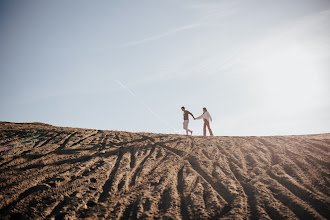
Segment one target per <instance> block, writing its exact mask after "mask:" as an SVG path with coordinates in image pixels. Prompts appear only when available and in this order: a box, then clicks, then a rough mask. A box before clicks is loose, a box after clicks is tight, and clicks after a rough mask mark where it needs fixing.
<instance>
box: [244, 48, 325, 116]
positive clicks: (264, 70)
mask: <svg viewBox="0 0 330 220" xmlns="http://www.w3.org/2000/svg"><path fill="white" fill-rule="evenodd" d="M246 62H247V63H248V66H249V67H250V68H249V70H250V71H253V73H254V74H256V75H257V81H258V85H259V86H260V88H261V91H262V92H263V97H264V99H265V100H264V101H265V103H266V105H267V106H268V108H269V109H271V112H274V113H276V114H281V115H282V114H284V115H292V114H295V115H296V114H301V113H304V112H305V111H306V110H308V109H309V108H310V107H312V106H313V105H314V104H317V103H319V102H320V101H321V100H320V99H319V94H321V91H322V80H321V77H320V74H321V73H322V70H321V69H320V64H319V59H318V54H317V53H316V52H315V51H314V50H313V49H311V48H309V47H307V46H304V45H302V44H299V43H294V42H290V44H283V43H282V44H279V43H277V44H276V43H275V42H273V43H272V44H268V45H266V46H263V47H261V48H257V49H256V50H255V51H253V52H252V53H251V54H250V56H249V57H248V60H247V61H246Z"/></svg>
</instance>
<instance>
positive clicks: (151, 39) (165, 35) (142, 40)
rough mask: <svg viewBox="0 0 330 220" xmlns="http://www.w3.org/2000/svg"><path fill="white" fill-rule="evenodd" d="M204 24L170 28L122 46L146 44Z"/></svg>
mask: <svg viewBox="0 0 330 220" xmlns="http://www.w3.org/2000/svg"><path fill="white" fill-rule="evenodd" d="M202 26H203V23H196V24H189V25H184V26H181V27H178V28H175V29H172V30H169V31H167V32H164V33H161V34H156V35H154V36H150V37H147V38H144V39H141V40H136V41H130V42H127V43H124V44H123V45H122V46H123V47H130V46H136V45H139V44H145V43H148V42H151V41H155V40H159V39H161V38H164V37H167V36H170V35H173V34H175V33H178V32H181V31H185V30H190V29H195V28H199V27H202Z"/></svg>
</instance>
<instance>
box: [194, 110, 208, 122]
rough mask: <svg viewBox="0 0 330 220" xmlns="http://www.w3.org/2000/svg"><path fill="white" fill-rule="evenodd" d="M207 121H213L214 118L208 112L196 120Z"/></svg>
mask: <svg viewBox="0 0 330 220" xmlns="http://www.w3.org/2000/svg"><path fill="white" fill-rule="evenodd" d="M201 118H203V119H206V120H208V121H212V117H211V115H210V113H209V112H208V111H206V112H204V113H203V114H202V115H201V116H199V117H197V118H196V119H201Z"/></svg>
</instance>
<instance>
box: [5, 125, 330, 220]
mask: <svg viewBox="0 0 330 220" xmlns="http://www.w3.org/2000/svg"><path fill="white" fill-rule="evenodd" d="M0 143H1V147H2V151H1V156H0V171H1V172H0V173H1V174H0V175H1V181H0V187H1V190H0V219H13V218H17V219H65V218H74V219H76V218H78V219H83V218H95V219H104V218H107V219H127V218H130V219H155V218H169V219H221V218H226V219H284V218H289V219H330V184H329V182H330V176H329V174H330V153H329V152H330V134H320V135H299V136H272V137H197V136H193V137H186V136H183V135H169V134H152V133H130V132H121V131H102V130H92V129H79V128H63V127H55V126H51V125H46V124H42V123H21V124H20V123H7V122H0Z"/></svg>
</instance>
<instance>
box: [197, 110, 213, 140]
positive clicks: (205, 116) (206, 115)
mask: <svg viewBox="0 0 330 220" xmlns="http://www.w3.org/2000/svg"><path fill="white" fill-rule="evenodd" d="M196 119H203V120H204V127H203V135H204V136H206V127H207V128H208V129H209V133H210V136H213V132H212V130H211V128H210V121H212V117H211V115H210V113H209V112H208V111H207V109H206V108H205V107H204V108H203V114H202V115H201V116H199V117H197V118H195V120H196Z"/></svg>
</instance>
